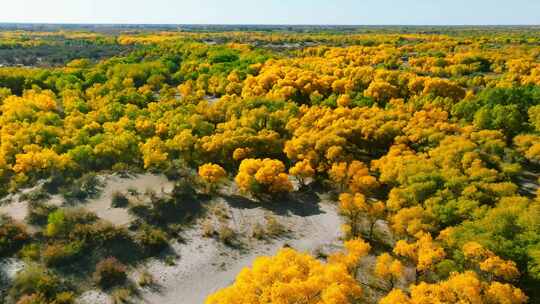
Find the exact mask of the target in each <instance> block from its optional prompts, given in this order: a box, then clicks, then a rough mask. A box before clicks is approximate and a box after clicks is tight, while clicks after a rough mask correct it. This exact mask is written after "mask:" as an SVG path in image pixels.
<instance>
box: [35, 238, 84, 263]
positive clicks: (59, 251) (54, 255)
mask: <svg viewBox="0 0 540 304" xmlns="http://www.w3.org/2000/svg"><path fill="white" fill-rule="evenodd" d="M82 248H83V246H82V243H81V242H72V243H69V244H62V243H55V244H50V245H47V247H45V249H44V250H43V252H42V258H43V262H45V264H46V265H47V266H52V267H56V266H60V265H65V264H66V263H69V262H71V261H73V260H75V259H76V258H77V257H78V256H79V255H80V253H81V250H82Z"/></svg>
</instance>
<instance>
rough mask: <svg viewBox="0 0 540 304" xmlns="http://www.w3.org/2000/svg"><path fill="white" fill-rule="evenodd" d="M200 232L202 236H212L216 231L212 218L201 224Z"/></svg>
mask: <svg viewBox="0 0 540 304" xmlns="http://www.w3.org/2000/svg"><path fill="white" fill-rule="evenodd" d="M201 228H202V234H203V236H204V237H212V236H213V235H214V234H215V233H216V229H215V228H214V223H213V222H212V220H209V219H207V220H205V221H204V222H203V223H202V225H201Z"/></svg>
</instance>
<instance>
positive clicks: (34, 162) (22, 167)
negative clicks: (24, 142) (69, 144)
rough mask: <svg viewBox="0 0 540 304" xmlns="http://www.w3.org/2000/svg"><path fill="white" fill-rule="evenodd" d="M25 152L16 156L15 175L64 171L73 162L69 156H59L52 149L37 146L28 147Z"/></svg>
mask: <svg viewBox="0 0 540 304" xmlns="http://www.w3.org/2000/svg"><path fill="white" fill-rule="evenodd" d="M25 152H26V153H21V154H17V155H16V156H15V158H16V161H15V165H14V166H13V171H14V172H15V173H21V174H27V173H30V172H43V171H47V170H59V171H62V170H64V169H66V168H67V167H68V165H69V164H70V162H71V159H70V158H69V157H68V156H67V155H58V154H57V153H56V152H54V151H53V150H51V149H42V148H40V147H39V146H37V145H30V146H26V147H25Z"/></svg>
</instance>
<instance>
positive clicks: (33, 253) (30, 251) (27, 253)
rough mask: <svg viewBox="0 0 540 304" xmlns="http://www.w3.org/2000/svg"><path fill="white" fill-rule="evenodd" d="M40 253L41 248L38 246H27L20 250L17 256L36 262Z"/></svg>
mask: <svg viewBox="0 0 540 304" xmlns="http://www.w3.org/2000/svg"><path fill="white" fill-rule="evenodd" d="M40 253H41V248H40V246H39V245H38V244H28V245H25V246H24V247H23V248H22V249H21V251H20V252H19V256H20V257H21V258H22V259H24V260H29V261H38V260H39V258H40Z"/></svg>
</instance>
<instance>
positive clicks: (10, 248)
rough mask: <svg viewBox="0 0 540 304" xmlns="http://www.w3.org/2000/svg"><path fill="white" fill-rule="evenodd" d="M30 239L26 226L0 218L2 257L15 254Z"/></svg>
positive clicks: (0, 255)
mask: <svg viewBox="0 0 540 304" xmlns="http://www.w3.org/2000/svg"><path fill="white" fill-rule="evenodd" d="M29 238H30V237H29V235H28V233H27V232H26V229H25V228H24V226H22V225H20V224H17V223H15V222H14V221H13V220H11V219H10V218H6V217H0V257H5V256H9V255H11V254H13V253H15V252H16V251H17V250H19V249H20V248H21V247H22V246H23V245H24V243H26V242H27V241H28V240H29Z"/></svg>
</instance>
